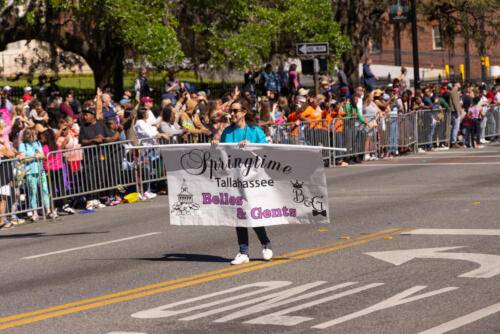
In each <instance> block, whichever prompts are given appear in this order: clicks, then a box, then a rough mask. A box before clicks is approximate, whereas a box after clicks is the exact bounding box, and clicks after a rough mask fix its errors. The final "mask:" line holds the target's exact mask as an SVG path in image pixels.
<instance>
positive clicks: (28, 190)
mask: <svg viewBox="0 0 500 334" xmlns="http://www.w3.org/2000/svg"><path fill="white" fill-rule="evenodd" d="M27 160H28V161H27ZM27 163H28V164H29V163H31V164H38V172H37V173H32V174H27V172H26V169H25V167H26V164H27ZM0 184H1V186H0V197H1V199H2V200H5V201H6V202H7V203H6V210H5V212H4V213H0V216H6V217H9V216H10V217H11V218H14V217H16V216H17V215H20V214H24V213H28V214H29V213H33V211H40V210H41V211H42V216H43V219H45V214H46V212H45V208H46V207H48V206H49V205H50V203H46V202H45V201H44V196H43V191H44V190H45V191H47V189H48V184H47V178H46V174H45V172H44V170H43V164H42V162H41V160H39V159H35V160H34V161H29V159H22V160H19V159H3V158H2V159H1V160H0Z"/></svg>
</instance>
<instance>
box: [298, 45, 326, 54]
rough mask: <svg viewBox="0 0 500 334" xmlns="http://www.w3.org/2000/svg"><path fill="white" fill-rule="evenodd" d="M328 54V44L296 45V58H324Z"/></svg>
mask: <svg viewBox="0 0 500 334" xmlns="http://www.w3.org/2000/svg"><path fill="white" fill-rule="evenodd" d="M329 53H330V52H329V50H328V42H324V43H298V44H297V56H324V55H328V54H329Z"/></svg>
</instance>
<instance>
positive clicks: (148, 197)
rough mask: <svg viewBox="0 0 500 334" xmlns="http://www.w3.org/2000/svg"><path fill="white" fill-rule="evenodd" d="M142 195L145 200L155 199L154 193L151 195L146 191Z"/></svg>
mask: <svg viewBox="0 0 500 334" xmlns="http://www.w3.org/2000/svg"><path fill="white" fill-rule="evenodd" d="M144 195H146V198H147V199H153V198H155V197H156V194H155V193H151V192H149V191H146V192H145V193H144Z"/></svg>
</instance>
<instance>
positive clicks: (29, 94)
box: [23, 86, 33, 102]
mask: <svg viewBox="0 0 500 334" xmlns="http://www.w3.org/2000/svg"><path fill="white" fill-rule="evenodd" d="M32 94H33V90H32V89H31V87H30V86H28V87H24V95H23V102H26V101H29V100H31V99H32V98H33V95H32Z"/></svg>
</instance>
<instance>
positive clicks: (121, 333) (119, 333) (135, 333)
mask: <svg viewBox="0 0 500 334" xmlns="http://www.w3.org/2000/svg"><path fill="white" fill-rule="evenodd" d="M108 334H147V333H144V332H109V333H108Z"/></svg>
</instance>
